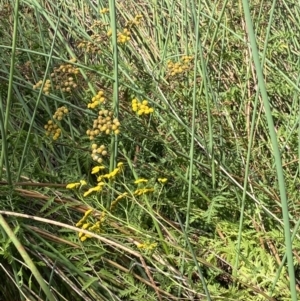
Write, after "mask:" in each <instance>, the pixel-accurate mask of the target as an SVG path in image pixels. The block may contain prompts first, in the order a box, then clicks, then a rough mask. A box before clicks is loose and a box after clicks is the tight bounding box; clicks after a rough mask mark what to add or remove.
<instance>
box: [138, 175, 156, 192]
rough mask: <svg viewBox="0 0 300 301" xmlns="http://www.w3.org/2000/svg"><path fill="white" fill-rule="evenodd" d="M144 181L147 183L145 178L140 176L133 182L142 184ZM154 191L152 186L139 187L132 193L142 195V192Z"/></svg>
mask: <svg viewBox="0 0 300 301" xmlns="http://www.w3.org/2000/svg"><path fill="white" fill-rule="evenodd" d="M144 183H148V180H147V179H144V178H140V179H137V180H135V181H134V184H136V185H139V184H142V185H143V184H144ZM153 191H154V188H146V187H144V188H139V189H136V190H135V192H134V193H133V194H134V195H143V194H147V193H151V192H153Z"/></svg>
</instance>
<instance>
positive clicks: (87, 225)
mask: <svg viewBox="0 0 300 301" xmlns="http://www.w3.org/2000/svg"><path fill="white" fill-rule="evenodd" d="M92 213H93V209H89V210H87V211H86V212H85V213H84V216H83V218H82V219H81V220H80V221H79V222H78V223H77V224H76V227H80V228H81V229H83V230H89V231H90V232H96V233H99V232H100V225H101V223H102V222H104V219H105V216H102V215H101V216H100V219H99V221H97V222H96V223H94V224H93V223H92V222H86V221H87V219H88V218H89V216H91V214H92ZM78 236H79V238H80V240H81V241H85V240H86V239H87V238H91V237H92V236H91V235H89V234H85V233H83V232H79V234H78Z"/></svg>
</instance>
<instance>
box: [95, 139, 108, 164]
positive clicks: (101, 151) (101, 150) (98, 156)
mask: <svg viewBox="0 0 300 301" xmlns="http://www.w3.org/2000/svg"><path fill="white" fill-rule="evenodd" d="M91 156H92V159H93V160H94V161H96V162H98V163H99V164H101V163H102V162H103V158H102V156H107V150H106V147H105V146H104V145H103V144H102V145H100V146H99V147H98V145H97V144H96V143H94V144H92V154H91Z"/></svg>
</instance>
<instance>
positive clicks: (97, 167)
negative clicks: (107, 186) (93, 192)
mask: <svg viewBox="0 0 300 301" xmlns="http://www.w3.org/2000/svg"><path fill="white" fill-rule="evenodd" d="M103 169H105V166H102V165H99V166H95V167H94V168H93V169H92V172H91V174H95V173H97V172H99V171H100V170H103Z"/></svg>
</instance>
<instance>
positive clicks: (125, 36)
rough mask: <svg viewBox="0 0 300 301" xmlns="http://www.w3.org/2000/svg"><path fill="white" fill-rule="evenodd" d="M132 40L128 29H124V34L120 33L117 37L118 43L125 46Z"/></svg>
mask: <svg viewBox="0 0 300 301" xmlns="http://www.w3.org/2000/svg"><path fill="white" fill-rule="evenodd" d="M129 40H130V31H129V30H128V29H127V28H124V29H123V32H119V33H118V35H117V42H118V43H119V44H125V43H126V42H128V41H129Z"/></svg>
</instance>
